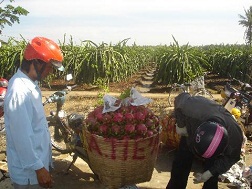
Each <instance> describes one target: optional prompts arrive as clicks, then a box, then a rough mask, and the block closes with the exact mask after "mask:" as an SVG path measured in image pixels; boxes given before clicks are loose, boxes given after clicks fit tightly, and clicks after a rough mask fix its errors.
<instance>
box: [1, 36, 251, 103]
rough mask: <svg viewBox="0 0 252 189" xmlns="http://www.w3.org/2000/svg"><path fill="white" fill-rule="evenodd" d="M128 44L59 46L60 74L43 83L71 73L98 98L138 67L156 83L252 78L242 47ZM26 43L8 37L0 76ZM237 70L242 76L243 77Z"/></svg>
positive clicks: (10, 70) (20, 55)
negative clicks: (210, 75)
mask: <svg viewBox="0 0 252 189" xmlns="http://www.w3.org/2000/svg"><path fill="white" fill-rule="evenodd" d="M128 40H129V39H125V40H122V41H120V42H119V43H117V44H115V45H112V44H107V43H102V44H96V43H94V42H92V41H90V40H85V41H83V42H82V43H81V44H80V45H74V43H73V39H72V38H70V41H69V42H66V41H65V38H64V40H63V42H61V41H60V42H59V44H60V47H61V49H62V52H63V55H64V61H63V65H64V66H65V71H64V72H59V71H54V73H53V75H50V77H48V78H47V79H46V80H45V83H47V85H49V83H50V82H51V81H52V80H54V79H63V78H64V76H65V75H66V74H67V73H69V72H71V73H72V74H73V78H74V80H75V82H76V83H77V84H82V83H87V84H95V85H97V86H98V87H99V88H100V89H102V90H103V91H102V92H101V93H100V94H99V95H100V97H101V98H102V97H103V95H104V93H107V92H108V91H109V88H108V86H109V83H110V82H119V81H122V80H127V79H128V78H129V77H131V76H133V75H134V74H135V73H136V72H139V71H140V70H141V69H142V68H146V67H148V66H149V65H151V67H157V71H156V74H155V82H157V83H158V84H165V85H167V84H172V83H184V82H190V81H191V80H193V79H194V78H195V77H198V76H200V75H203V72H205V71H211V72H214V73H219V74H221V75H222V76H227V73H230V74H231V76H232V77H235V78H237V79H242V80H244V79H246V78H242V77H244V76H246V75H249V76H250V75H252V66H251V65H252V64H251V60H252V49H251V48H248V46H245V45H211V46H202V47H192V46H190V45H189V44H187V45H183V46H180V45H179V43H178V42H177V41H176V40H175V38H174V43H173V44H171V45H169V46H167V45H164V46H161V45H160V46H137V45H136V44H134V45H132V46H127V45H126V43H127V41H128ZM26 44H27V42H26V41H25V40H23V41H16V40H14V39H12V38H10V39H9V41H8V42H7V43H6V44H5V43H4V44H2V47H1V48H0V77H5V78H7V79H9V78H10V77H11V76H12V75H13V74H14V73H15V72H16V69H17V67H18V66H19V65H20V64H21V61H22V58H23V49H24V48H25V46H26ZM240 71H242V72H243V73H244V74H243V75H241V74H240Z"/></svg>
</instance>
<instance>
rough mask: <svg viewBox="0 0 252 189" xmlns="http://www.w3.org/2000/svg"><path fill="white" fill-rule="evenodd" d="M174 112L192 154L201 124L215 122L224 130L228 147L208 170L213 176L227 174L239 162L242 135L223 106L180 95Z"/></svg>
mask: <svg viewBox="0 0 252 189" xmlns="http://www.w3.org/2000/svg"><path fill="white" fill-rule="evenodd" d="M174 110H175V117H176V120H177V125H178V127H186V128H187V132H188V136H187V144H188V147H189V148H190V149H191V151H192V152H193V151H194V150H193V146H192V141H193V138H194V133H195V131H196V129H197V128H198V126H199V125H200V124H201V123H203V122H205V121H215V122H217V123H220V124H221V125H223V126H224V127H225V128H226V130H227V132H228V137H229V140H228V145H227V147H226V149H225V151H224V153H223V155H220V156H218V157H217V158H216V160H215V162H214V165H213V167H211V168H210V169H209V171H210V172H211V173H212V174H213V175H215V174H223V173H225V172H227V171H228V170H229V169H230V168H231V166H232V165H233V164H235V163H236V162H237V161H239V160H240V154H241V148H242V143H243V133H242V130H241V128H240V126H239V125H238V123H237V122H236V120H235V119H234V118H233V116H232V115H231V114H230V113H229V112H228V111H227V110H226V109H225V108H224V107H223V106H221V105H220V104H218V103H216V102H215V101H212V100H208V99H206V98H204V97H201V96H191V95H190V94H188V93H182V94H180V95H179V96H177V97H176V98H175V109H174Z"/></svg>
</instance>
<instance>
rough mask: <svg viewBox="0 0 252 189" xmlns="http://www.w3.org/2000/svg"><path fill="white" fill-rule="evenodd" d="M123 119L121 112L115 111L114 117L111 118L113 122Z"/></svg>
mask: <svg viewBox="0 0 252 189" xmlns="http://www.w3.org/2000/svg"><path fill="white" fill-rule="evenodd" d="M123 119H124V117H123V115H122V114H121V113H119V112H117V113H115V114H114V118H113V121H114V122H117V123H118V122H121V121H123Z"/></svg>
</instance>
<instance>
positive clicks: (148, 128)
mask: <svg viewBox="0 0 252 189" xmlns="http://www.w3.org/2000/svg"><path fill="white" fill-rule="evenodd" d="M102 111H103V106H98V107H96V108H95V109H94V110H93V111H92V112H90V113H89V114H88V116H87V118H86V120H85V125H86V127H87V129H88V131H89V132H91V133H93V134H96V135H100V136H103V137H104V138H109V139H111V138H116V139H119V140H123V139H134V140H137V139H141V138H146V137H151V136H153V135H154V134H155V133H157V132H158V130H159V119H158V116H156V115H155V114H154V113H153V112H152V111H151V110H150V109H149V108H147V107H145V106H143V105H140V106H133V105H123V106H121V107H120V108H119V109H117V110H115V111H111V112H106V113H102Z"/></svg>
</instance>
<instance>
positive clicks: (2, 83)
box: [0, 78, 8, 134]
mask: <svg viewBox="0 0 252 189" xmlns="http://www.w3.org/2000/svg"><path fill="white" fill-rule="evenodd" d="M7 87H8V81H7V80H6V79H4V78H0V134H3V133H5V126H4V116H3V115H4V108H3V106H4V97H5V94H6V91H7Z"/></svg>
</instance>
